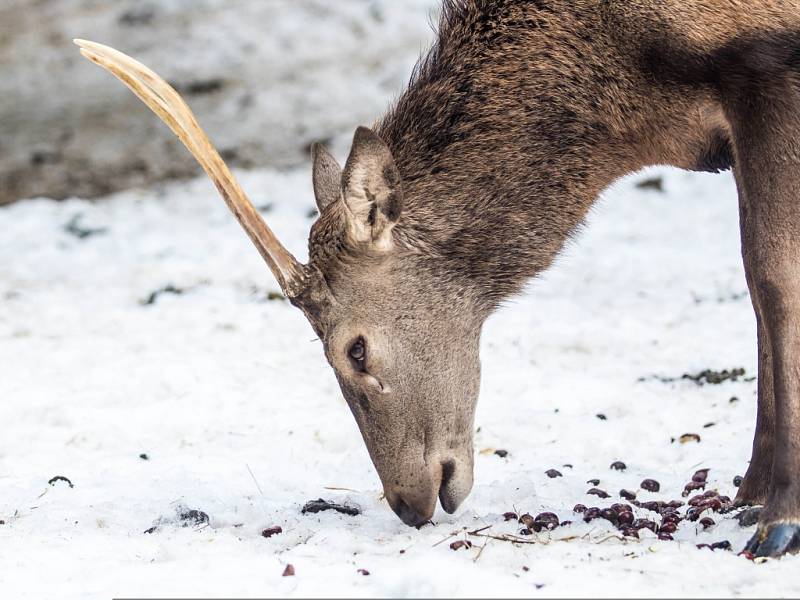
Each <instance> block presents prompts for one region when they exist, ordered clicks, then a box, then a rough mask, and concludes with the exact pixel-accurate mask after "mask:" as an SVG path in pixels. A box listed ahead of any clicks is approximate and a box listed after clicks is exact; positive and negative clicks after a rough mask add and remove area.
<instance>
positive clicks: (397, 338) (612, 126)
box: [294, 0, 800, 555]
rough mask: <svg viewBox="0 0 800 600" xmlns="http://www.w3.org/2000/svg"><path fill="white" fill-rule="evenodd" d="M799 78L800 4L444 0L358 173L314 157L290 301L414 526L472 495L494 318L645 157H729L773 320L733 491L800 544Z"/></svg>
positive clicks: (363, 150) (724, 161) (393, 498)
mask: <svg viewBox="0 0 800 600" xmlns="http://www.w3.org/2000/svg"><path fill="white" fill-rule="evenodd" d="M799 73H800V4H799V3H798V2H795V1H789V0H786V1H781V0H759V1H758V2H754V1H744V0H667V1H665V2H653V1H650V0H624V1H623V0H619V1H613V0H574V1H573V0H527V1H523V0H494V1H489V0H448V1H446V2H445V4H444V7H443V12H442V17H441V22H440V26H439V33H438V39H437V42H436V44H435V46H434V47H433V49H432V50H431V51H430V53H429V54H428V55H427V56H426V57H425V58H424V59H423V60H422V61H421V62H420V63H419V65H418V66H417V69H416V70H415V73H414V76H413V78H412V80H411V82H410V84H409V86H408V89H407V90H406V91H405V92H404V93H403V95H402V96H401V97H400V99H399V100H398V101H397V103H396V104H395V105H394V106H393V107H392V108H391V109H390V110H389V111H388V113H387V114H386V115H385V116H384V117H383V118H382V119H381V120H380V121H379V122H378V123H377V125H376V126H375V127H374V133H373V132H371V131H369V130H366V129H363V128H362V129H359V131H358V132H357V133H356V136H355V138H354V144H353V149H352V151H351V155H350V158H349V159H348V163H347V165H346V167H345V170H344V174H343V175H342V174H341V173H340V172H339V168H338V164H336V162H335V161H334V160H333V159H332V157H330V156H329V155H327V153H324V151H322V150H319V151H316V152H315V154H316V156H317V160H316V161H315V163H316V164H315V190H316V192H317V197H318V202H319V204H320V209H321V216H320V219H319V220H318V221H317V223H316V224H315V225H314V227H313V229H312V232H311V237H310V243H309V245H310V257H311V262H310V265H309V271H308V272H309V273H310V275H309V278H308V283H307V287H306V288H305V290H304V292H303V293H302V294H301V295H299V296H298V297H296V298H294V302H295V303H296V304H297V305H298V306H299V307H301V308H302V309H303V310H304V311H305V313H306V314H307V315H308V317H309V319H310V320H311V322H312V324H313V325H314V327H315V329H316V330H317V332H318V333H319V335H320V338H321V339H322V341H323V343H324V345H325V352H326V356H327V357H328V360H329V362H330V363H331V365H332V366H333V368H334V370H335V371H336V375H337V377H338V379H339V382H340V384H341V387H342V390H343V392H344V394H345V397H346V398H347V399H348V401H349V403H350V406H351V408H352V410H353V413H354V415H355V417H356V420H357V421H358V424H359V426H360V428H361V430H362V433H363V434H364V438H365V441H366V443H367V446H368V448H369V450H370V454H371V456H372V458H373V460H374V462H375V465H376V467H377V469H378V472H379V474H380V476H381V479H382V481H383V484H384V488H385V490H386V494H387V498H388V499H389V502H390V504H391V505H392V507H393V508H394V509H395V510H396V511H397V512H398V514H399V515H400V516H401V517H402V518H403V519H404V520H405V521H406V522H408V523H411V524H418V523H420V522H422V521H424V520H426V519H427V518H429V517H430V516H431V514H432V512H433V509H434V507H435V501H436V495H437V494H439V496H440V499H441V500H442V504H443V506H444V507H445V508H446V509H448V510H454V509H455V507H456V506H457V505H458V503H459V502H460V501H461V499H463V497H464V496H465V495H466V493H467V492H468V491H469V487H470V486H471V481H472V472H471V470H472V433H471V432H472V419H473V414H474V406H475V402H476V400H477V390H478V381H479V361H478V340H479V336H480V329H481V326H482V323H483V321H484V320H485V318H486V317H487V316H488V315H489V314H490V313H491V311H492V310H494V309H495V308H496V307H497V306H498V304H499V303H500V302H501V301H502V300H503V299H505V298H507V297H508V296H509V295H511V294H514V293H516V292H518V291H519V290H520V289H521V287H522V286H523V285H524V283H525V282H526V281H527V280H528V279H529V278H531V277H533V276H535V275H536V274H537V273H540V272H541V271H542V270H544V269H546V268H547V267H548V266H549V265H550V264H551V262H552V261H553V258H554V257H555V256H556V254H557V253H558V251H559V250H560V249H561V247H562V246H563V245H564V243H565V241H566V240H567V239H568V238H569V236H570V235H571V234H572V233H573V232H574V231H575V230H576V228H577V227H578V226H579V225H580V224H581V222H582V221H583V219H584V217H585V215H586V213H587V211H588V210H589V208H590V207H591V205H592V203H593V202H594V201H595V199H596V198H597V196H598V194H599V193H600V192H601V191H602V190H603V189H604V188H605V187H607V186H608V185H609V184H610V183H612V182H613V181H614V180H615V179H617V178H619V177H622V176H623V175H625V174H627V173H630V172H632V171H635V170H638V169H640V168H642V167H645V166H647V165H652V164H669V165H674V166H678V167H682V168H686V169H695V170H709V171H719V170H724V169H728V168H731V167H733V166H734V165H735V175H736V178H737V182H738V185H739V189H740V196H741V206H742V239H743V253H744V260H745V266H746V270H747V276H748V283H749V286H750V290H751V295H752V297H753V303H754V307H755V310H756V314H757V318H758V331H759V339H758V342H759V418H758V425H757V429H756V439H755V442H754V454H753V461H752V463H751V466H750V469H749V470H748V472H747V476H746V478H745V482H744V484H743V485H742V487H741V489H740V492H739V497H738V500H739V501H740V502H741V503H763V502H765V501H766V502H767V510H766V511H765V512H764V515H763V516H762V521H761V525H760V529H759V533H758V535H757V539H756V540H755V542H754V545H753V544H751V548H752V549H753V550H754V551H755V552H758V553H762V554H773V555H776V554H781V553H783V552H785V551H788V550H795V549H797V547H800V537H796V539H795V537H792V536H796V531H795V530H792V532H790V533H791V535H790V536H789V537H788V538H787V537H786V535H784V534H785V533H786V530H785V529H782V527H784V526H783V525H781V523H786V522H790V523H792V524H795V523H800V441H798V440H800V370H798V368H797V365H798V364H800V334H798V331H800V328H798V325H800V323H799V322H798V319H800V277H798V275H800V267H798V265H799V264H800V262H798V261H799V259H800V242H798V241H797V240H800V208H798V204H797V196H798V192H800V171H799V170H798V169H799V168H800V148H798V140H800V88H799V87H798V84H799V83H800V81H799V80H798V74H799ZM331 182H337V183H335V184H334V183H331ZM339 182H341V183H340V184H339ZM332 198H333V199H335V200H332ZM358 339H362V340H363V341H364V343H365V344H366V351H367V356H368V359H367V361H366V363H365V364H364V365H363V368H362V365H361V364H360V363H358V365H354V363H353V362H352V360H351V359H349V358H348V349H350V348H352V347H353V344H354V342H355V341H356V340H358ZM792 527H794V525H792ZM781 535H783V538H781ZM778 538H780V539H778ZM784 538H785V539H786V540H789V541H786V543H783V542H782V541H781V540H783V539H784ZM792 540H794V541H792Z"/></svg>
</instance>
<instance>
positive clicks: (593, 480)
mask: <svg viewBox="0 0 800 600" xmlns="http://www.w3.org/2000/svg"><path fill="white" fill-rule="evenodd" d="M586 483H588V484H589V485H595V486H597V485H600V480H599V479H589V480H588V481H587V482H586Z"/></svg>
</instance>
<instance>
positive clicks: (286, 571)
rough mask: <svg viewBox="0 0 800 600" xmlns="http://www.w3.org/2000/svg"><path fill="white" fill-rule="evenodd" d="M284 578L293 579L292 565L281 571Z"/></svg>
mask: <svg viewBox="0 0 800 600" xmlns="http://www.w3.org/2000/svg"><path fill="white" fill-rule="evenodd" d="M283 576H284V577H294V565H286V568H285V569H284V570H283Z"/></svg>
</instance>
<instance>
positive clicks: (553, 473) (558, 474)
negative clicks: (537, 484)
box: [544, 469, 563, 479]
mask: <svg viewBox="0 0 800 600" xmlns="http://www.w3.org/2000/svg"><path fill="white" fill-rule="evenodd" d="M544 474H545V475H547V476H548V477H549V478H550V479H555V478H556V477H563V475H562V474H561V471H556V470H555V469H548V470H547V471H545V472H544Z"/></svg>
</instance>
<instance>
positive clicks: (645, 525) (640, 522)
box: [631, 519, 658, 533]
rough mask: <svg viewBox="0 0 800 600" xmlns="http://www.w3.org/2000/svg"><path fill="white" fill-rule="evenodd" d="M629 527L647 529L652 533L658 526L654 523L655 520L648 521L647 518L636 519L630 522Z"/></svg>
mask: <svg viewBox="0 0 800 600" xmlns="http://www.w3.org/2000/svg"><path fill="white" fill-rule="evenodd" d="M631 527H634V528H635V529H649V530H650V531H652V532H653V533H655V532H656V530H657V529H658V526H657V525H656V523H655V521H650V520H648V519H636V520H635V521H634V522H633V523H632V524H631Z"/></svg>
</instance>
